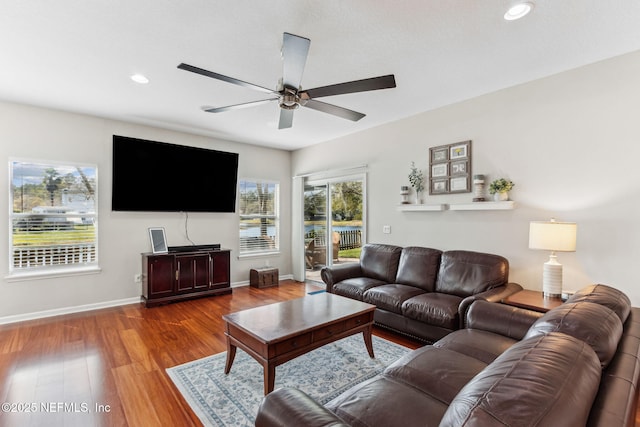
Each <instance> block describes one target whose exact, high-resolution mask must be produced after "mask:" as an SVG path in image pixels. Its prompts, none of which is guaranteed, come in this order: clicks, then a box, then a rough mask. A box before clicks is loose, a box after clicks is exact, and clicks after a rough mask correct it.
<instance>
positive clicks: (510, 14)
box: [504, 1, 533, 21]
mask: <svg viewBox="0 0 640 427" xmlns="http://www.w3.org/2000/svg"><path fill="white" fill-rule="evenodd" d="M532 10H533V3H531V2H528V1H527V2H522V3H517V4H514V5H513V6H511V7H510V8H509V10H508V11H507V13H505V14H504V19H506V20H507V21H515V20H516V19H520V18H523V17H525V16H526V15H528V14H529V12H531V11H532Z"/></svg>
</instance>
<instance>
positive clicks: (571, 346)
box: [440, 332, 601, 427]
mask: <svg viewBox="0 0 640 427" xmlns="http://www.w3.org/2000/svg"><path fill="white" fill-rule="evenodd" d="M600 373H601V370H600V364H599V363H598V357H597V356H596V354H595V352H594V351H593V349H592V348H591V347H590V346H589V345H588V344H587V343H585V342H584V341H581V340H579V339H576V338H573V337H571V336H568V335H565V334H561V333H556V332H553V333H550V334H548V335H542V336H537V337H533V338H529V339H527V340H524V341H520V342H518V343H517V344H514V345H513V346H512V347H511V348H509V350H507V351H506V352H504V353H503V354H502V355H500V356H499V357H498V358H497V359H496V360H495V361H494V362H493V363H492V364H490V365H489V366H487V367H486V368H485V369H484V370H483V371H482V372H480V373H479V374H478V375H477V376H476V377H475V378H473V379H472V380H471V381H469V383H468V384H467V385H466V386H465V387H464V388H463V389H462V390H461V391H460V393H458V395H457V396H456V398H455V399H453V401H452V402H451V405H450V406H449V409H448V410H447V412H446V413H445V415H444V417H443V419H442V421H441V423H440V426H442V427H447V426H451V427H462V426H485V425H487V426H488V425H492V426H493V425H500V426H522V427H526V426H576V427H577V426H585V425H586V423H587V419H588V417H589V411H590V409H591V404H592V402H593V400H594V397H595V395H596V393H597V392H598V384H599V382H600Z"/></svg>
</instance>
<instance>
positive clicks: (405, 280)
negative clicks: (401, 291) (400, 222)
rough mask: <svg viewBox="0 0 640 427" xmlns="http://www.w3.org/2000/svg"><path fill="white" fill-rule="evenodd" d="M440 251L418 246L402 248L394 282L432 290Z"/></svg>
mask: <svg viewBox="0 0 640 427" xmlns="http://www.w3.org/2000/svg"><path fill="white" fill-rule="evenodd" d="M441 255H442V251H440V250H438V249H431V248H421V247H418V246H408V247H406V248H404V249H402V253H401V254H400V264H399V266H398V274H397V275H396V280H395V283H401V284H403V285H410V286H415V287H418V288H422V289H424V290H425V291H427V292H433V290H434V288H435V286H436V277H437V275H438V268H439V267H440V256H441Z"/></svg>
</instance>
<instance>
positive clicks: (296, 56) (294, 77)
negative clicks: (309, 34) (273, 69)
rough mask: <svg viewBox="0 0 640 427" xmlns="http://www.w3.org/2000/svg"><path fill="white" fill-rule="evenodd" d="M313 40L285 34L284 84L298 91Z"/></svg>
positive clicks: (283, 48) (283, 40)
mask: <svg viewBox="0 0 640 427" xmlns="http://www.w3.org/2000/svg"><path fill="white" fill-rule="evenodd" d="M310 44H311V40H309V39H307V38H304V37H300V36H296V35H294V34H289V33H284V35H283V36H282V62H283V68H282V83H283V84H284V85H285V86H286V87H290V88H293V89H296V90H298V88H299V87H300V82H301V81H302V73H303V72H304V66H305V64H306V62H307V55H308V54H309V45H310Z"/></svg>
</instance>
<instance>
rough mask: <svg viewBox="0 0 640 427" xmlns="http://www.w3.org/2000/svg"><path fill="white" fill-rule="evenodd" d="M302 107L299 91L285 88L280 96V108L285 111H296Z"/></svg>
mask: <svg viewBox="0 0 640 427" xmlns="http://www.w3.org/2000/svg"><path fill="white" fill-rule="evenodd" d="M299 106H300V96H298V91H297V90H295V89H291V88H288V87H285V88H284V89H283V90H282V94H281V95H280V108H284V109H285V110H295V109H296V108H298V107H299Z"/></svg>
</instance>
